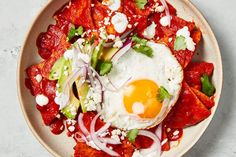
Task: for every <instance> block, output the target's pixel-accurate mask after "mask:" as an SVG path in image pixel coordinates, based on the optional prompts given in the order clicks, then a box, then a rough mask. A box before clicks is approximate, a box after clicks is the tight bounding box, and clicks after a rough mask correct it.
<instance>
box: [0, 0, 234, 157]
mask: <svg viewBox="0 0 236 157" xmlns="http://www.w3.org/2000/svg"><path fill="white" fill-rule="evenodd" d="M170 1H171V0H170ZM46 2H47V0H0V70H1V73H0V156H2V157H51V155H50V154H49V153H48V152H47V151H46V150H45V149H44V148H43V147H42V146H41V145H40V144H39V143H38V141H37V140H36V139H35V138H34V137H33V135H32V134H31V132H30V130H29V128H28V126H27V124H26V122H25V121H24V118H23V115H22V113H21V110H20V106H19V103H18V98H17V93H16V78H15V77H16V62H17V54H18V52H19V48H20V46H21V44H22V42H23V39H24V37H25V34H26V31H27V29H28V28H29V26H30V23H31V22H32V19H33V17H34V16H35V15H36V14H37V12H38V11H39V10H40V8H42V7H43V5H45V4H46ZM192 2H193V3H194V4H195V5H196V6H197V7H198V8H199V10H201V11H202V12H203V14H204V16H205V17H206V19H207V20H208V21H209V23H210V25H211V26H212V28H213V31H214V32H215V34H216V37H217V39H218V41H219V45H220V48H221V53H222V57H223V66H224V77H225V80H224V88H223V93H222V98H221V101H220V105H219V108H218V111H217V113H216V115H215V117H214V119H213V121H212V123H211V124H210V126H209V127H208V129H207V130H206V132H205V133H204V135H203V136H202V137H201V139H200V140H199V142H198V143H197V144H196V145H195V146H194V147H193V148H192V149H191V150H190V151H189V152H188V153H187V154H186V155H185V156H184V157H236V12H235V9H236V8H235V7H236V1H235V0H192ZM32 44H34V43H32Z"/></svg>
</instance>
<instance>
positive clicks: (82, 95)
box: [76, 81, 89, 113]
mask: <svg viewBox="0 0 236 157" xmlns="http://www.w3.org/2000/svg"><path fill="white" fill-rule="evenodd" d="M76 87H77V91H78V95H79V99H80V104H81V109H82V112H83V113H85V112H87V109H86V107H85V100H86V98H87V95H88V91H89V84H88V83H86V82H85V83H84V84H83V85H82V86H80V87H78V81H76Z"/></svg>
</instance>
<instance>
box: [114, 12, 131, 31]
mask: <svg viewBox="0 0 236 157" xmlns="http://www.w3.org/2000/svg"><path fill="white" fill-rule="evenodd" d="M111 23H112V24H113V26H114V28H115V30H116V32H118V33H123V32H124V31H125V30H126V28H127V25H128V24H129V22H128V19H127V16H126V15H125V14H123V13H119V12H117V13H116V14H115V15H114V16H112V18H111Z"/></svg>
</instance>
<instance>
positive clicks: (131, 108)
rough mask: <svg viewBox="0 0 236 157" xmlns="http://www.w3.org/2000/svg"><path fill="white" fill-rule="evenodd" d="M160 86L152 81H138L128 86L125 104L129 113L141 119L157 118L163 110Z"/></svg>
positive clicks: (124, 98)
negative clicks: (158, 95) (159, 93)
mask: <svg viewBox="0 0 236 157" xmlns="http://www.w3.org/2000/svg"><path fill="white" fill-rule="evenodd" d="M158 89H159V87H158V85H157V84H156V83H155V82H153V81H151V80H137V81H134V82H131V83H130V84H128V86H126V88H125V91H124V97H123V102H124V106H125V109H126V111H127V112H128V113H131V114H136V115H139V117H141V118H155V117H156V116H157V115H158V114H159V112H160V111H161V108H162V103H161V102H160V101H158V99H157V94H158Z"/></svg>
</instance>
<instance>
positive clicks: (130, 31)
mask: <svg viewBox="0 0 236 157" xmlns="http://www.w3.org/2000/svg"><path fill="white" fill-rule="evenodd" d="M133 31H134V29H131V30H129V31H127V32H125V33H124V34H122V35H121V36H120V39H121V40H124V39H125V38H126V37H128V36H129V35H130V33H132V32H133ZM113 45H114V41H113V42H108V43H105V44H104V45H103V46H104V47H112V46H113Z"/></svg>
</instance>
